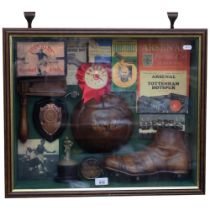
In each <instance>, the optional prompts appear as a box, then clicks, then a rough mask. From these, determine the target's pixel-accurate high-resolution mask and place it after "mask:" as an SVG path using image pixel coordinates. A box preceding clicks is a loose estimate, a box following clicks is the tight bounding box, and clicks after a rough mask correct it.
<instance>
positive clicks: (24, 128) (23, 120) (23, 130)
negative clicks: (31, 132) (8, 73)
mask: <svg viewBox="0 0 210 210" xmlns="http://www.w3.org/2000/svg"><path fill="white" fill-rule="evenodd" d="M27 138H28V121H27V96H26V95H22V96H21V112H20V141H21V142H22V143H25V142H26V141H27Z"/></svg>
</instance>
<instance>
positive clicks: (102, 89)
mask: <svg viewBox="0 0 210 210" xmlns="http://www.w3.org/2000/svg"><path fill="white" fill-rule="evenodd" d="M110 72H111V67H110V65H109V64H95V63H86V64H82V65H81V66H80V67H79V69H78V70H77V74H76V77H77V80H78V84H79V86H80V88H81V89H82V92H83V101H84V103H86V102H87V101H89V100H90V99H95V100H96V101H100V98H101V96H102V95H104V94H105V93H109V92H110V81H111V73H110Z"/></svg>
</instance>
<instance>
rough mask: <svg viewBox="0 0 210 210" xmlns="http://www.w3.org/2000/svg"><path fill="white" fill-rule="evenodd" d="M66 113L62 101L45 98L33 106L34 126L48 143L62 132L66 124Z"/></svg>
mask: <svg viewBox="0 0 210 210" xmlns="http://www.w3.org/2000/svg"><path fill="white" fill-rule="evenodd" d="M67 118H68V116H67V111H66V106H65V104H64V102H63V101H61V100H59V99H52V98H47V99H44V100H40V101H38V102H37V103H35V105H34V112H33V119H34V126H35V127H36V129H37V131H38V133H39V134H40V135H41V136H42V137H43V138H46V139H47V140H48V141H50V142H51V141H53V140H55V139H56V138H58V136H59V135H60V134H61V133H62V132H63V130H64V129H65V126H66V122H67Z"/></svg>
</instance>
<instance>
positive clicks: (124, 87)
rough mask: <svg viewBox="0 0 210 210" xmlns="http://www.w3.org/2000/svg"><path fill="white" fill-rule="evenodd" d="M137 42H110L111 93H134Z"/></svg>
mask: <svg viewBox="0 0 210 210" xmlns="http://www.w3.org/2000/svg"><path fill="white" fill-rule="evenodd" d="M136 79H137V41H136V40H113V41H112V91H135V90H136Z"/></svg>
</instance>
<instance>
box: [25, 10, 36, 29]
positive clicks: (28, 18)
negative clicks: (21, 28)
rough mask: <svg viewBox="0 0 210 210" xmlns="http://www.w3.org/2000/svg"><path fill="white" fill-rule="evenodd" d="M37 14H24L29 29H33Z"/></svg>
mask: <svg viewBox="0 0 210 210" xmlns="http://www.w3.org/2000/svg"><path fill="white" fill-rule="evenodd" d="M35 14H36V13H35V12H24V17H25V19H26V20H27V22H28V28H31V25H32V21H33V19H34V17H35Z"/></svg>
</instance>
